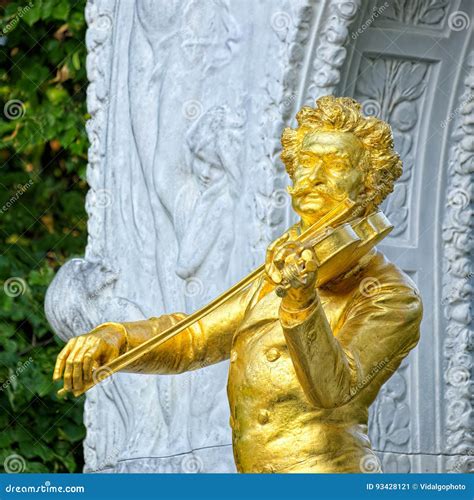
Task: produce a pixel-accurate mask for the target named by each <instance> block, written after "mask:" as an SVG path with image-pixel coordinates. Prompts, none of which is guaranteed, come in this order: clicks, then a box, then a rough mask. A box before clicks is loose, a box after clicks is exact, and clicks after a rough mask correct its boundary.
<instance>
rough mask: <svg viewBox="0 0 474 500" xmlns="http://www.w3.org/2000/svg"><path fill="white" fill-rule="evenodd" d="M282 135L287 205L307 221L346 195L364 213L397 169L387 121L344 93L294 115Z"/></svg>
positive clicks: (384, 191) (398, 162) (382, 195)
mask: <svg viewBox="0 0 474 500" xmlns="http://www.w3.org/2000/svg"><path fill="white" fill-rule="evenodd" d="M296 119H297V121H298V127H297V128H296V129H291V128H286V129H285V130H284V131H283V135H282V146H283V151H282V154H281V159H282V160H283V163H284V164H285V166H286V170H287V172H288V174H289V176H290V178H291V180H292V181H293V186H292V187H289V188H288V191H289V193H290V194H291V197H292V206H293V208H294V210H295V211H296V213H298V215H299V216H300V217H301V218H302V219H303V221H305V222H306V223H308V224H313V223H314V222H316V221H317V220H318V219H319V218H320V217H321V216H323V215H325V214H326V213H327V212H329V211H330V210H331V209H332V208H334V207H335V206H336V205H337V204H338V203H340V202H341V201H342V200H343V199H344V198H346V197H349V198H350V199H351V200H353V201H355V202H356V204H357V205H358V206H359V207H360V208H361V210H360V211H359V212H361V213H363V214H367V213H370V212H372V211H373V210H375V209H376V208H377V207H378V206H379V205H380V204H381V203H382V201H383V200H384V199H385V198H386V196H387V195H388V194H389V193H390V192H392V190H393V185H394V182H395V181H396V180H397V179H398V177H400V175H401V173H402V162H401V160H400V157H399V156H398V154H397V153H396V152H395V151H394V150H393V138H392V132H391V129H390V126H389V125H388V124H387V123H385V122H384V121H382V120H379V119H378V118H375V117H372V116H371V117H366V116H364V115H363V114H362V113H361V106H360V104H359V103H357V102H356V101H354V100H353V99H350V98H347V97H334V96H325V97H321V98H320V99H318V100H317V101H316V107H315V108H310V107H304V108H302V109H301V110H300V112H299V113H298V114H297V115H296Z"/></svg>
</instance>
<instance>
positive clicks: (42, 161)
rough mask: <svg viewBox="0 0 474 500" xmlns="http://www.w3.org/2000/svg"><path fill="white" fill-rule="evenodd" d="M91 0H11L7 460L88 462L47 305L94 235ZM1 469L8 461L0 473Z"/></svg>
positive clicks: (0, 307) (2, 398) (4, 9)
mask: <svg viewBox="0 0 474 500" xmlns="http://www.w3.org/2000/svg"><path fill="white" fill-rule="evenodd" d="M84 7H85V0H80V1H74V0H33V1H31V2H28V1H23V2H18V1H12V2H5V1H0V54H1V55H0V58H1V59H0V75H1V76H0V113H1V122H0V156H1V175H0V238H1V246H2V251H1V255H0V466H3V467H4V468H5V469H7V470H8V469H10V470H12V469H13V470H14V469H15V468H16V469H18V470H22V469H24V471H25V472H67V471H71V472H72V471H76V472H78V471H80V470H81V469H82V464H83V458H82V439H83V438H84V427H83V425H82V411H83V401H82V400H77V401H76V400H66V401H63V400H59V399H58V398H57V397H56V389H57V388H58V384H53V383H52V382H51V374H52V370H53V366H54V362H55V358H56V356H57V354H58V352H59V350H60V348H61V342H60V341H58V340H56V338H55V337H54V335H53V334H52V332H51V329H50V328H49V325H48V323H47V321H46V318H45V316H44V312H43V302H44V295H45V292H46V288H47V286H48V284H49V283H50V281H51V279H52V277H53V276H54V273H55V272H56V270H57V269H58V268H59V267H60V266H61V265H62V264H63V263H64V261H65V260H66V259H68V258H70V257H72V256H76V255H81V254H83V251H84V247H85V243H86V222H87V219H86V214H85V211H84V196H85V192H86V182H85V169H86V163H87V147H88V143H87V138H86V135H85V129H84V126H85V121H86V120H87V115H86V106H85V101H86V85H87V81H86V71H85V55H86V48H85V45H84V42H85V28H86V27H85V21H84ZM0 470H1V469H0Z"/></svg>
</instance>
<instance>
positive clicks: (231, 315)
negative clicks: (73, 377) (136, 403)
mask: <svg viewBox="0 0 474 500" xmlns="http://www.w3.org/2000/svg"><path fill="white" fill-rule="evenodd" d="M261 284H262V279H261V278H260V279H257V280H256V281H254V282H253V284H252V285H250V286H249V287H247V288H246V289H244V290H242V291H241V292H239V293H238V294H237V295H235V296H234V297H232V298H231V299H229V300H228V301H226V302H225V303H223V304H222V305H221V306H220V307H218V308H217V309H215V310H214V311H212V312H210V313H209V314H208V315H206V316H205V317H204V318H202V319H201V320H199V321H197V322H196V323H194V324H192V325H191V326H190V327H188V328H186V329H185V330H183V331H182V332H180V333H179V334H177V335H176V336H174V337H173V338H171V339H170V340H168V341H167V342H165V343H163V344H161V345H160V346H158V347H156V348H155V349H153V350H152V351H150V352H149V353H147V354H146V355H144V356H142V357H141V358H140V359H139V360H138V361H136V362H135V363H134V364H132V365H131V366H129V367H128V368H127V369H126V370H124V371H127V372H133V373H158V374H176V373H183V372H185V371H190V370H197V369H198V368H203V367H205V366H208V365H212V364H214V363H218V362H220V361H223V360H225V359H228V358H229V355H230V349H231V345H232V339H233V336H234V333H235V331H236V330H237V329H238V327H239V325H240V323H241V322H242V320H243V319H244V317H245V314H246V311H247V310H248V309H249V308H250V307H253V305H254V303H255V302H256V301H258V298H259V290H260V286H261ZM185 317H186V314H184V313H179V312H178V313H173V314H166V315H163V316H159V317H152V318H149V319H147V320H144V321H134V322H130V323H121V324H122V325H123V326H124V327H125V329H126V330H127V336H128V348H127V350H130V349H133V348H134V347H137V346H139V345H140V344H142V343H143V342H146V341H147V340H149V339H150V338H152V337H154V336H155V335H157V334H158V333H160V332H162V331H164V330H166V329H167V328H169V327H171V326H172V325H174V324H176V323H177V322H179V321H180V320H182V319H184V318H185Z"/></svg>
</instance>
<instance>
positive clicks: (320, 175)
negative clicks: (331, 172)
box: [309, 164, 324, 184]
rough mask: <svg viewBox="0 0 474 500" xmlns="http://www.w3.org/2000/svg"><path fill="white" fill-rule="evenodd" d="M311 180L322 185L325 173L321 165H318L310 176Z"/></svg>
mask: <svg viewBox="0 0 474 500" xmlns="http://www.w3.org/2000/svg"><path fill="white" fill-rule="evenodd" d="M309 179H310V180H311V182H313V183H314V184H320V183H321V182H323V180H324V172H323V168H322V165H321V164H316V165H315V166H314V167H313V169H312V170H311V173H310V174H309Z"/></svg>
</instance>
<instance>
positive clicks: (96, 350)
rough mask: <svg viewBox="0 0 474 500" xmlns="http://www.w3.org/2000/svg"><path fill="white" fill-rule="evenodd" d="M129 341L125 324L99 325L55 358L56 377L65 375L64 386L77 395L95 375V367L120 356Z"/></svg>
mask: <svg viewBox="0 0 474 500" xmlns="http://www.w3.org/2000/svg"><path fill="white" fill-rule="evenodd" d="M126 344H127V334H126V330H125V327H124V326H123V325H121V324H120V323H104V324H102V325H99V326H98V327H97V328H94V330H92V331H91V332H90V333H87V334H85V335H80V336H79V337H75V338H73V339H71V340H70V341H69V342H68V343H67V344H66V345H65V347H64V348H63V350H62V351H61V352H60V353H59V356H58V358H57V360H56V366H55V367H54V374H53V380H60V379H61V378H63V379H64V389H65V390H66V391H69V392H72V393H73V394H74V395H77V394H79V393H81V392H82V391H83V390H84V388H85V385H86V384H87V383H88V382H90V381H91V380H92V379H93V370H95V369H96V368H98V367H99V366H102V365H105V364H106V363H109V362H110V361H112V360H113V359H115V358H117V357H118V356H119V355H120V354H121V353H122V352H123V350H124V348H125V347H126Z"/></svg>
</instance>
